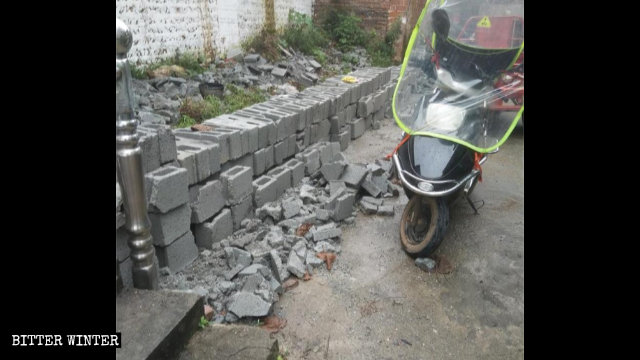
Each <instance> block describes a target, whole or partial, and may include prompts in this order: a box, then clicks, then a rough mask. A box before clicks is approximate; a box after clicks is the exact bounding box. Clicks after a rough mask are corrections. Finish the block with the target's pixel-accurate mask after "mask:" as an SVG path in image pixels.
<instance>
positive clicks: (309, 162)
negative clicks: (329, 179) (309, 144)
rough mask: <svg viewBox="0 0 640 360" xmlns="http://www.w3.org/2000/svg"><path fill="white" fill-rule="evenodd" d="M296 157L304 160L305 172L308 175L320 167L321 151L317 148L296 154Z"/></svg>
mask: <svg viewBox="0 0 640 360" xmlns="http://www.w3.org/2000/svg"><path fill="white" fill-rule="evenodd" d="M296 159H298V160H299V161H302V162H304V164H305V169H304V173H305V175H307V176H309V175H311V174H313V173H314V172H316V171H317V170H318V169H320V152H319V151H318V150H316V149H306V150H305V151H303V152H301V153H298V154H296Z"/></svg>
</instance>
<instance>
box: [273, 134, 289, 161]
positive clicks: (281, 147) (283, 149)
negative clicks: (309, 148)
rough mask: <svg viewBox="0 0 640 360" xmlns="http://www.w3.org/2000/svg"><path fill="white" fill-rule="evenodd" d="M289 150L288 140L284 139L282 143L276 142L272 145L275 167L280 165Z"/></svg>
mask: <svg viewBox="0 0 640 360" xmlns="http://www.w3.org/2000/svg"><path fill="white" fill-rule="evenodd" d="M288 150H289V139H288V138H285V140H284V141H280V142H277V143H276V144H275V145H273V160H274V162H275V164H276V165H280V164H282V161H283V160H284V158H285V156H286V154H287V151H288Z"/></svg>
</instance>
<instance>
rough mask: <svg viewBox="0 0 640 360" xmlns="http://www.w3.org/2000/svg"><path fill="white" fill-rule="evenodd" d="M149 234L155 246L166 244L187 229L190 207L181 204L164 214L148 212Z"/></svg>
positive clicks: (189, 222) (189, 223) (189, 220)
mask: <svg viewBox="0 0 640 360" xmlns="http://www.w3.org/2000/svg"><path fill="white" fill-rule="evenodd" d="M148 215H149V220H150V221H151V236H152V237H153V243H154V244H155V245H157V246H167V245H169V244H171V243H172V242H173V241H174V240H176V239H177V238H178V237H180V236H181V235H182V234H184V233H185V232H187V231H189V228H190V225H191V207H190V206H189V205H188V204H185V205H182V206H180V207H178V208H176V209H173V210H171V211H169V212H167V213H165V214H155V213H149V214H148Z"/></svg>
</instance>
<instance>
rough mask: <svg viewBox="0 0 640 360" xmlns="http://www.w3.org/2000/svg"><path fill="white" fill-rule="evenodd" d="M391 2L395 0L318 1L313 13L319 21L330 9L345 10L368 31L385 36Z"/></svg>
mask: <svg viewBox="0 0 640 360" xmlns="http://www.w3.org/2000/svg"><path fill="white" fill-rule="evenodd" d="M391 1H393V0H316V1H315V4H314V8H313V13H314V18H315V19H316V21H318V20H321V19H323V18H324V14H325V13H326V12H327V11H328V10H330V9H343V10H346V11H349V12H353V13H354V14H355V15H357V16H358V17H360V18H361V19H362V23H361V24H362V26H363V27H364V28H365V29H366V30H371V29H374V30H376V32H378V33H379V34H384V33H385V32H386V31H387V25H388V23H389V3H390V2H391Z"/></svg>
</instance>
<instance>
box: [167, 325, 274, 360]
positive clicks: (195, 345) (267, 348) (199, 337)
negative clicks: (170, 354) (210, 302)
mask: <svg viewBox="0 0 640 360" xmlns="http://www.w3.org/2000/svg"><path fill="white" fill-rule="evenodd" d="M278 353H279V347H278V342H277V340H274V339H271V337H270V333H269V332H268V331H266V330H264V329H262V328H259V327H257V326H247V325H217V324H213V325H209V326H207V327H205V328H204V329H203V330H200V331H198V332H197V333H196V334H195V335H193V337H192V338H191V340H189V343H188V344H187V346H186V347H185V348H184V351H183V352H182V353H181V354H180V357H179V358H178V359H179V360H209V359H233V360H276V359H277V357H278Z"/></svg>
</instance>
